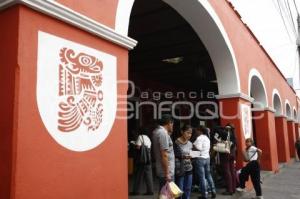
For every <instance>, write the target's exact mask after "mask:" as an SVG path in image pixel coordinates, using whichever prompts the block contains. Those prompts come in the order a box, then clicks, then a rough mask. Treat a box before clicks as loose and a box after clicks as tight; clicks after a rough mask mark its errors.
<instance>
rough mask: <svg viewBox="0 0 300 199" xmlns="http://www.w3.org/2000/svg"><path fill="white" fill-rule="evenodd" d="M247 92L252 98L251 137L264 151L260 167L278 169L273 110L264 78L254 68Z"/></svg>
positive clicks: (271, 169)
mask: <svg viewBox="0 0 300 199" xmlns="http://www.w3.org/2000/svg"><path fill="white" fill-rule="evenodd" d="M249 92H250V95H251V97H253V98H254V102H253V104H252V107H253V109H252V116H253V119H252V122H253V126H254V128H253V138H254V140H255V143H256V145H257V147H258V148H260V149H262V151H263V152H264V156H262V159H261V168H262V169H263V170H270V171H275V170H276V169H278V154H277V141H276V134H275V122H274V121H275V116H274V110H273V108H270V107H269V105H268V100H267V99H268V97H267V92H266V87H265V84H264V80H263V78H262V76H261V75H260V73H259V72H258V71H257V70H256V69H252V70H251V71H250V75H249Z"/></svg>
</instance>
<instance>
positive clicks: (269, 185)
mask: <svg viewBox="0 0 300 199" xmlns="http://www.w3.org/2000/svg"><path fill="white" fill-rule="evenodd" d="M262 181H263V185H262V190H263V195H264V199H300V162H294V163H292V164H289V165H284V166H283V167H282V168H281V170H280V172H279V173H277V174H270V172H262ZM223 191H224V190H220V189H219V190H217V198H220V199H251V198H252V197H254V196H255V194H254V191H251V192H248V193H244V194H240V193H236V194H235V195H233V196H223V195H221V194H220V193H222V192H223ZM198 196H199V194H198V193H193V194H192V197H191V199H197V198H198ZM129 199H157V195H155V196H134V197H133V196H130V197H129Z"/></svg>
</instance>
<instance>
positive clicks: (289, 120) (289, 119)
mask: <svg viewBox="0 0 300 199" xmlns="http://www.w3.org/2000/svg"><path fill="white" fill-rule="evenodd" d="M286 121H287V122H295V121H294V120H293V119H291V118H288V119H287V120H286Z"/></svg>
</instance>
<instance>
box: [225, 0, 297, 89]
mask: <svg viewBox="0 0 300 199" xmlns="http://www.w3.org/2000/svg"><path fill="white" fill-rule="evenodd" d="M230 1H231V2H232V4H233V5H234V7H235V8H236V10H237V11H238V12H239V13H240V15H241V16H242V20H243V21H244V23H246V24H247V25H248V26H249V27H250V29H251V30H252V31H253V33H254V34H255V35H256V37H257V39H258V40H259V41H260V43H261V45H262V46H263V47H264V48H265V49H266V51H267V52H268V53H269V55H270V56H271V57H272V59H273V60H274V62H275V63H276V65H277V66H278V68H279V69H280V70H281V72H282V73H283V74H284V75H285V76H286V78H291V77H292V78H293V79H294V88H295V89H299V88H300V84H299V79H300V77H299V76H300V75H299V74H300V72H299V56H298V53H297V45H296V35H297V34H298V32H295V30H293V28H292V26H293V25H294V27H295V29H296V30H297V29H298V28H297V11H296V7H295V4H296V5H297V9H298V11H299V12H300V0H295V4H294V0H230ZM278 3H279V4H280V7H281V9H279V4H278ZM289 7H290V10H291V15H292V16H293V22H294V24H292V20H291V18H289V9H288V8H289ZM280 11H281V13H282V16H283V18H284V20H285V24H286V27H285V25H284V23H283V19H282V17H281V14H280Z"/></svg>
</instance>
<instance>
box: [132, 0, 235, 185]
mask: <svg viewBox="0 0 300 199" xmlns="http://www.w3.org/2000/svg"><path fill="white" fill-rule="evenodd" d="M178 3H179V2H177V1H172V2H170V5H168V4H167V3H165V2H163V1H161V0H153V1H142V0H136V1H135V3H134V5H133V8H132V12H131V16H130V23H129V31H128V35H129V36H130V37H132V38H133V39H135V40H137V41H138V45H137V47H136V48H135V49H134V50H132V51H131V52H130V53H129V73H128V74H129V80H130V84H129V92H128V93H129V98H128V104H129V105H128V118H129V119H128V141H129V143H130V142H131V141H134V140H135V139H136V137H137V134H139V133H141V132H140V129H141V127H143V128H142V129H143V131H146V132H148V133H149V134H151V132H152V130H153V129H154V127H155V126H156V119H157V118H159V117H160V116H161V114H163V113H170V114H172V116H173V117H174V119H175V123H174V132H173V135H172V138H173V139H176V138H177V137H178V136H179V134H180V127H182V125H183V124H191V125H192V126H196V125H199V124H203V125H206V126H208V127H210V128H214V127H216V126H218V125H219V118H218V103H217V100H216V98H215V95H217V94H220V92H219V91H220V89H221V91H222V94H232V93H238V92H239V80H238V78H237V76H235V74H237V70H236V68H235V64H234V62H233V56H231V53H230V50H229V48H228V47H227V45H225V44H226V42H225V40H224V38H223V36H222V34H221V33H220V31H219V30H218V29H217V28H216V27H217V26H216V24H215V23H214V21H213V20H211V18H210V17H209V15H208V13H207V11H205V8H204V7H203V6H202V5H201V3H199V2H196V5H195V2H194V3H188V5H189V10H186V8H184V7H186V6H185V5H182V6H181V5H179V4H178ZM195 6H196V7H197V8H198V10H197V18H199V15H200V16H201V15H203V17H206V19H202V18H200V21H198V22H196V21H195V19H192V18H190V17H191V15H190V14H191V13H190V12H192V13H193V12H195V11H196V10H194V9H195ZM174 7H175V8H177V10H175V9H174ZM183 8H184V9H183ZM204 11H205V13H203V12H204ZM194 14H195V13H194ZM184 15H185V16H186V17H187V18H184ZM207 18H208V19H209V20H210V22H208V23H203V24H202V25H201V20H202V21H205V20H208V19H207ZM188 20H192V22H190V21H188ZM199 24H200V25H201V26H202V27H200V25H199ZM193 25H195V26H196V27H195V26H193ZM206 26H208V27H206ZM212 30H216V31H217V32H218V34H216V37H215V39H216V40H219V41H220V43H216V42H215V41H214V42H213V44H211V43H210V42H212V39H211V38H210V37H213V36H214V33H211V32H210V31H212ZM208 36H209V38H208ZM202 37H204V40H202ZM222 39H223V40H222ZM205 41H206V42H205ZM225 47H226V49H224V48H225ZM218 51H220V52H218ZM220 55H222V56H224V57H222V56H220ZM216 65H218V66H219V67H218V72H217V71H216V70H215V69H216ZM221 66H222V67H221ZM226 68H227V69H226ZM226 76H228V77H226ZM219 77H220V78H219ZM229 77H230V78H229ZM226 78H228V79H227V81H226V83H225V80H226ZM220 81H221V82H220ZM222 82H223V84H221V83H222ZM149 137H151V135H150V136H149ZM132 156H133V154H132V153H131V150H130V151H129V160H130V166H129V168H130V171H129V173H130V174H132V171H133V169H132V167H131V165H132V161H131V158H132ZM129 184H130V186H131V183H129ZM130 186H129V187H130ZM143 191H145V190H143Z"/></svg>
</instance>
